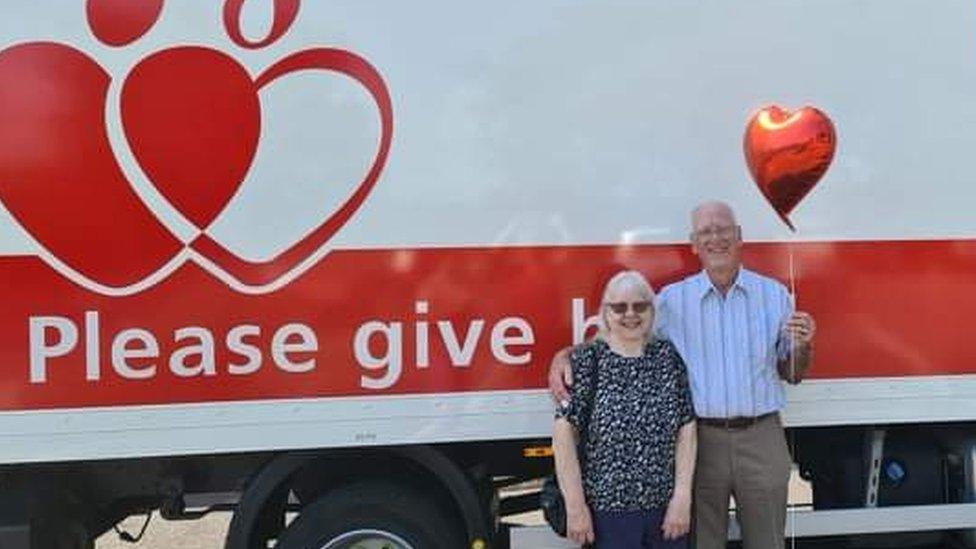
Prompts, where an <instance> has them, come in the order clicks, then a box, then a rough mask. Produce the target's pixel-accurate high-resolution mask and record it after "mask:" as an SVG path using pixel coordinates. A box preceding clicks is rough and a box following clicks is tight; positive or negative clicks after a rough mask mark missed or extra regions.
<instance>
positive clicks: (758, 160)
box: [742, 105, 837, 231]
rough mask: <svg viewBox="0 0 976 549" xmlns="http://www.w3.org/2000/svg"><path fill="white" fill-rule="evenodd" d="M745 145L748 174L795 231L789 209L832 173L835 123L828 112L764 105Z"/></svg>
mask: <svg viewBox="0 0 976 549" xmlns="http://www.w3.org/2000/svg"><path fill="white" fill-rule="evenodd" d="M742 147H743V149H744V151H745V156H746V163H747V164H748V165H749V172H750V173H751V174H752V178H753V180H755V182H756V185H757V186H758V187H759V191H760V192H762V194H763V196H765V197H766V200H767V201H769V204H770V205H771V206H772V207H773V209H774V210H776V213H777V214H779V216H780V218H781V219H782V220H783V222H785V223H786V225H787V226H788V227H789V228H790V229H791V230H794V231H795V230H796V228H795V227H794V226H793V223H792V222H791V221H790V219H789V214H790V212H792V211H793V208H795V207H796V205H797V204H799V203H800V201H801V200H803V198H804V197H805V196H806V195H807V194H808V193H809V192H810V191H811V190H812V189H813V187H814V186H815V185H816V184H817V182H818V181H820V179H821V178H822V177H823V175H824V174H825V173H827V168H829V167H830V162H831V161H832V160H833V158H834V152H835V151H836V149H837V135H836V133H835V132H834V124H833V123H832V122H831V121H830V118H829V117H828V116H827V115H826V114H824V112H823V111H821V110H819V109H817V108H815V107H803V108H802V109H800V110H798V111H796V112H794V113H791V112H789V111H788V110H786V109H783V108H781V107H778V106H776V105H773V106H769V107H766V108H764V109H761V110H760V111H759V112H757V113H756V114H755V115H753V116H752V118H751V119H749V123H748V124H747V125H746V132H745V136H744V137H743V144H742Z"/></svg>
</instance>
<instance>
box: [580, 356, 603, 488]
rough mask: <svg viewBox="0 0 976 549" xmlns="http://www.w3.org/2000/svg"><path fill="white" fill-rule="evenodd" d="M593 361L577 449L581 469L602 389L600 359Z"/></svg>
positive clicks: (596, 357)
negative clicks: (583, 421)
mask: <svg viewBox="0 0 976 549" xmlns="http://www.w3.org/2000/svg"><path fill="white" fill-rule="evenodd" d="M604 345H606V342H604ZM594 354H596V353H594ZM592 360H593V364H591V365H590V366H591V368H592V369H593V375H591V376H590V391H589V394H587V395H586V410H587V414H586V425H585V426H584V428H583V429H580V430H579V444H578V445H577V447H576V459H577V460H578V461H579V464H580V468H581V469H582V467H583V464H584V463H585V462H586V444H587V442H589V438H590V423H591V422H592V420H593V413H594V412H595V411H596V409H595V408H596V391H597V389H598V388H599V387H600V357H599V356H594V357H593V359H592Z"/></svg>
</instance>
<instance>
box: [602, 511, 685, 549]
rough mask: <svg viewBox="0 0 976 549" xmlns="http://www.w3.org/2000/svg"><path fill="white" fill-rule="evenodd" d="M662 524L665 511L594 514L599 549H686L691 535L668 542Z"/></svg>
mask: <svg viewBox="0 0 976 549" xmlns="http://www.w3.org/2000/svg"><path fill="white" fill-rule="evenodd" d="M662 522H664V509H654V510H651V511H596V512H594V513H593V529H594V531H595V534H596V545H595V546H596V549H686V548H687V547H688V536H682V537H680V538H678V539H672V540H665V539H664V538H663V537H662V536H663V532H661V523H662Z"/></svg>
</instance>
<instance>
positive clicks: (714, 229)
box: [692, 225, 736, 240]
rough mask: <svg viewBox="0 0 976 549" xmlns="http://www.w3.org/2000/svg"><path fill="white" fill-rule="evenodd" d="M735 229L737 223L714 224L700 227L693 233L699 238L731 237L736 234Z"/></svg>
mask: <svg viewBox="0 0 976 549" xmlns="http://www.w3.org/2000/svg"><path fill="white" fill-rule="evenodd" d="M735 229H736V226H735V225H712V226H710V227H705V228H703V229H698V230H697V231H695V232H693V233H692V235H693V236H694V237H695V238H697V239H699V240H704V239H706V238H731V237H732V235H734V234H735Z"/></svg>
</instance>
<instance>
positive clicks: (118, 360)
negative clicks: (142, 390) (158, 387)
mask: <svg viewBox="0 0 976 549" xmlns="http://www.w3.org/2000/svg"><path fill="white" fill-rule="evenodd" d="M130 342H137V343H139V346H138V347H134V348H133V347H130V346H129V343H130ZM130 358H159V343H158V342H157V341H156V338H155V337H154V336H153V335H152V333H151V332H149V331H148V330H142V329H139V328H129V329H128V330H122V331H121V332H119V333H118V334H116V335H115V338H114V339H113V340H112V368H113V369H114V370H115V371H116V372H117V373H118V374H119V375H120V376H122V377H124V378H126V379H150V378H152V377H153V376H155V375H156V364H155V363H150V364H146V365H143V366H141V367H139V368H136V367H135V366H133V365H131V364H129V359H130Z"/></svg>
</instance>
